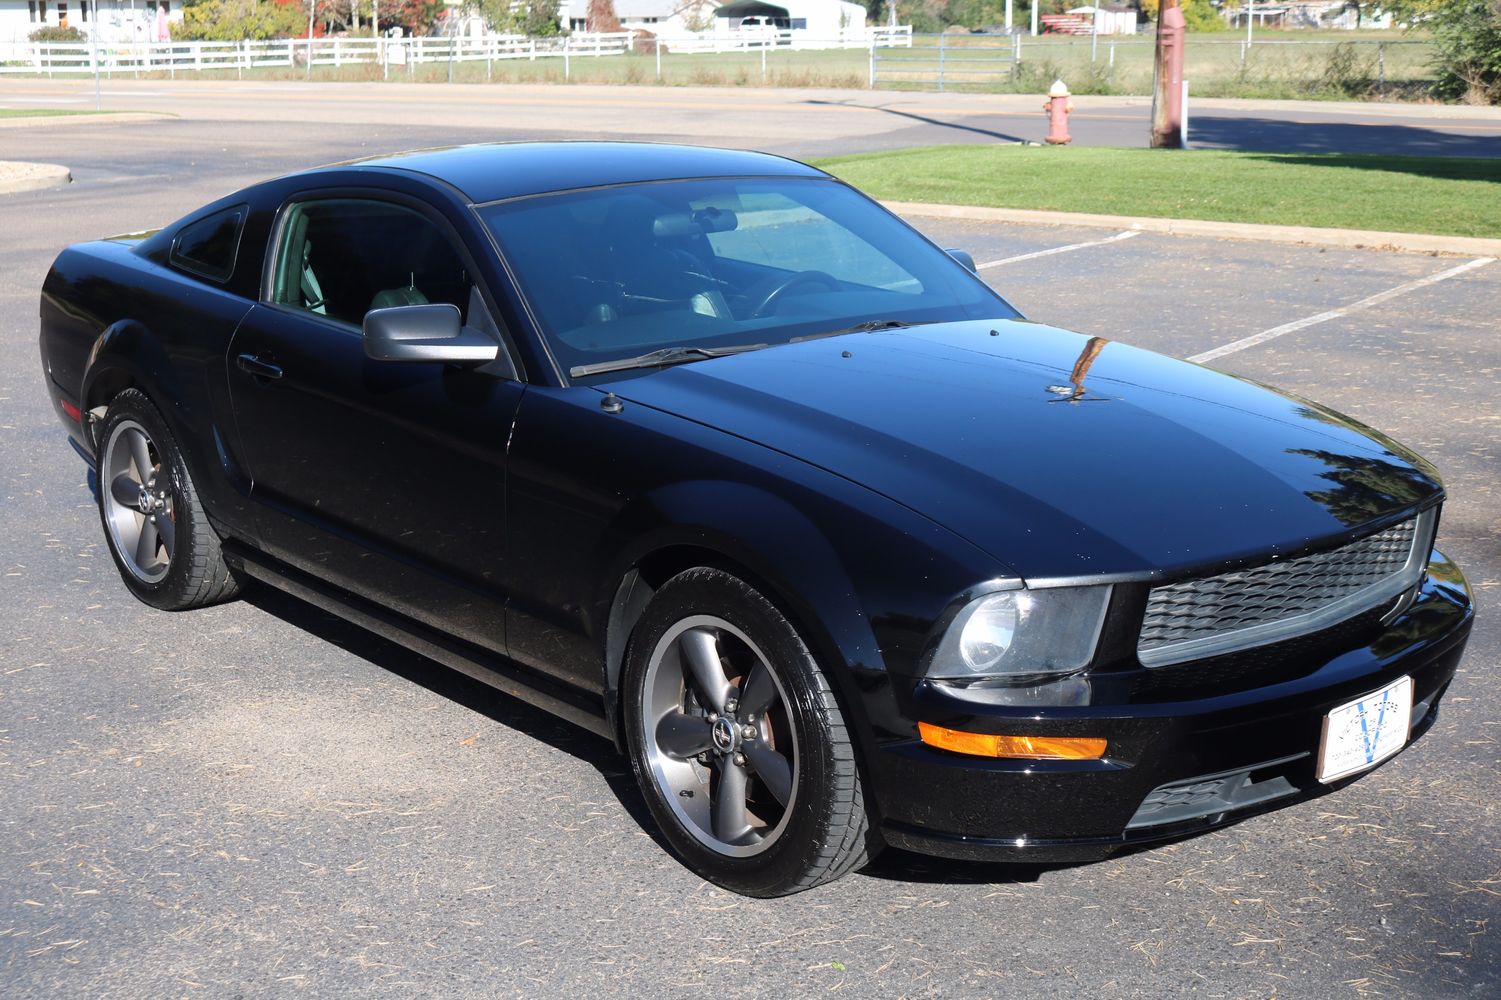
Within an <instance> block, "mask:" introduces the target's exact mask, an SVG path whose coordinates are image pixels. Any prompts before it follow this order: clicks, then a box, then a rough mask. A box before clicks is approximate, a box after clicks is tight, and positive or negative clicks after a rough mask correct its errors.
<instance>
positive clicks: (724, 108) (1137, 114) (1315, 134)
mask: <svg viewBox="0 0 1501 1000" xmlns="http://www.w3.org/2000/svg"><path fill="white" fill-rule="evenodd" d="M94 100H95V98H94V88H93V83H92V81H90V80H79V79H73V80H62V79H59V80H43V79H16V78H10V79H5V78H0V107H6V106H10V107H26V108H35V107H59V108H72V109H75V110H78V109H87V108H92V107H93V106H94ZM101 103H102V106H103V107H104V108H107V109H117V110H119V109H128V110H136V111H159V112H165V113H170V114H174V115H179V116H181V117H182V118H183V119H184V120H185V121H187V122H213V123H221V122H258V123H274V130H276V131H279V130H280V129H281V127H282V126H284V125H287V124H292V123H298V122H319V123H325V124H333V125H353V124H360V125H368V126H374V127H378V126H382V125H387V124H390V123H392V122H400V121H404V122H421V123H423V124H424V125H428V126H431V127H433V128H451V129H459V130H463V131H464V132H478V133H482V134H491V135H493V134H505V135H514V136H519V137H524V138H534V139H535V138H544V137H550V136H563V137H566V136H569V135H589V136H601V135H603V136H615V137H652V138H660V139H667V140H672V141H678V142H702V143H708V144H711V145H743V146H752V147H755V148H758V149H769V150H774V151H777V152H785V153H789V154H792V155H800V156H823V155H834V154H838V153H853V152H866V151H869V150H875V149H894V148H899V147H904V146H921V145H937V144H942V143H959V142H971V143H973V142H1017V141H1028V142H1040V141H1042V138H1043V136H1044V135H1045V134H1046V132H1047V125H1046V122H1045V120H1044V117H1043V114H1042V99H1041V96H1040V95H1039V96H1035V97H1034V96H1031V95H1015V94H1013V95H983V94H954V93H942V94H939V93H902V92H894V91H863V90H794V89H762V88H734V89H733V90H727V89H724V88H719V89H714V88H702V87H624V86H621V87H611V86H588V85H574V86H565V85H546V84H528V85H519V84H507V85H493V86H487V85H482V84H439V83H432V84H406V83H389V84H370V83H365V84H358V83H300V82H250V81H247V82H244V83H240V82H236V81H231V80H218V81H214V80H208V81H195V80H176V81H172V80H142V81H135V80H127V79H118V80H111V81H107V82H105V83H104V84H103V86H102V91H101ZM1074 104H1075V106H1076V110H1075V112H1074V114H1073V116H1072V119H1071V124H1070V131H1071V133H1072V135H1073V136H1074V141H1075V142H1076V143H1078V144H1081V145H1109V146H1144V145H1146V143H1147V134H1148V119H1149V116H1150V110H1151V108H1150V102H1149V101H1148V100H1147V99H1146V98H1139V97H1076V98H1074ZM6 138H7V139H9V138H10V137H9V136H8V135H7V136H6ZM1190 139H1191V141H1192V143H1193V144H1194V145H1195V146H1197V147H1203V148H1221V149H1248V150H1261V151H1274V152H1295V153H1315V152H1352V153H1389V154H1395V153H1405V154H1412V155H1422V156H1501V111H1498V110H1497V109H1494V108H1466V107H1447V106H1441V105H1413V104H1408V105H1392V104H1371V103H1334V102H1321V101H1242V100H1200V101H1195V102H1193V106H1192V113H1191V116H1190ZM8 144H9V143H8V142H0V149H4V147H5V146H6V145H8ZM4 156H5V157H6V158H10V159H17V158H18V157H16V156H13V155H11V154H9V153H5V154H4Z"/></svg>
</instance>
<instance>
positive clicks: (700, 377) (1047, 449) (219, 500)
mask: <svg viewBox="0 0 1501 1000" xmlns="http://www.w3.org/2000/svg"><path fill="white" fill-rule="evenodd" d="M964 259H965V258H964V255H963V254H960V253H958V252H953V253H945V252H944V251H942V250H939V249H937V248H935V247H934V246H933V245H932V244H930V243H928V242H927V241H926V240H924V239H923V238H922V237H921V236H919V235H918V234H917V233H916V232H914V231H913V230H911V229H910V228H908V227H907V226H906V225H904V224H903V223H902V222H900V221H898V220H897V219H896V218H894V217H893V216H891V215H890V214H888V213H887V212H885V211H884V210H883V209H881V208H880V207H879V206H877V205H875V204H874V203H873V202H871V201H869V200H868V199H866V198H865V197H863V196H862V195H860V194H859V193H857V192H855V191H853V190H851V189H850V188H848V187H846V186H844V185H843V184H840V183H839V182H837V181H835V180H834V179H832V178H830V177H828V176H827V175H825V174H823V173H821V172H819V171H817V170H814V169H812V168H809V167H806V166H803V165H801V164H797V163H793V162H790V161H788V160H784V159H779V158H775V157H771V156H764V155H758V154H751V153H740V152H729V151H723V150H708V149H696V148H690V147H674V146H649V145H631V144H582V143H581V144H562V145H547V144H535V145H531V144H521V145H509V146H480V147H465V148H455V149H445V150H435V151H425V152H416V153H410V154H405V155H398V156H390V157H384V158H380V159H374V160H368V161H364V162H359V163H353V164H347V165H341V166H333V167H326V168H321V169H317V170H310V171H307V172H304V173H300V174H296V175H293V176H290V177H284V178H281V179H279V180H273V181H269V182H266V183H264V184H259V185H256V186H254V187H251V188H247V189H246V190H244V191H240V192H237V193H235V194H233V195H230V196H229V197H227V198H224V199H222V200H220V201H218V202H216V203H214V204H212V205H209V206H208V207H206V208H204V209H202V210H201V211H198V212H194V213H193V214H191V215H189V216H187V217H186V218H184V219H183V220H182V221H180V222H177V223H175V224H173V225H171V226H169V227H167V228H165V229H163V230H161V231H159V232H156V233H153V234H149V235H146V236H142V237H122V238H118V239H112V240H104V241H100V242H95V243H87V244H83V245H80V246H76V247H71V248H69V249H68V250H66V251H64V252H63V253H62V255H61V256H60V257H59V258H58V259H57V262H56V264H55V265H54V266H53V268H52V271H51V273H50V274H49V275H48V277H47V280H46V284H45V287H44V289H43V293H42V302H41V349H42V360H43V363H44V366H45V369H46V377H47V384H48V388H49V389H50V391H51V393H52V397H53V399H54V401H55V404H56V408H57V411H58V413H59V415H60V416H61V417H62V419H63V422H64V424H65V425H66V426H67V428H68V432H69V434H70V436H71V438H72V440H73V442H74V444H75V446H76V448H77V449H78V450H79V451H80V452H81V453H82V454H83V455H84V457H85V458H86V459H87V460H88V461H89V462H90V463H91V464H93V465H94V467H95V468H96V470H97V473H98V484H99V487H98V497H99V507H100V512H101V518H102V521H103V526H104V531H105V534H106V536H107V538H108V539H109V544H110V548H111V551H112V552H113V554H114V558H115V560H116V562H117V563H118V564H119V568H120V570H121V575H122V577H123V579H124V581H125V584H126V586H127V587H128V588H129V589H130V590H131V591H132V592H133V593H134V594H135V595H136V596H137V597H139V598H140V599H141V600H143V601H145V602H146V603H148V604H151V605H154V606H156V607H159V608H168V609H183V608H191V607H196V606H200V605H203V604H206V603H209V602H213V601H219V600H224V599H227V598H229V597H231V596H233V595H234V594H235V593H236V590H237V588H238V587H239V586H241V584H242V582H243V581H244V580H246V579H247V578H254V579H257V580H260V581H263V582H265V583H268V584H271V585H273V586H275V587H279V588H282V589H284V590H286V591H289V592H291V593H293V594H295V595H298V596H300V597H302V598H305V599H306V600H309V601H312V602H315V603H317V604H319V605H322V606H323V607H326V608H329V609H331V610H333V611H336V612H337V613H339V614H341V615H343V616H346V617H347V618H349V619H351V620H353V621H355V622H358V623H361V624H363V625H365V626H367V627H369V628H372V629H375V630H378V631H380V632H382V633H383V634H385V635H387V636H389V637H391V638H393V639H395V640H397V641H399V642H402V643H404V644H406V645H408V646H410V647H412V648H415V649H417V650H419V651H421V652H424V653H426V654H428V655H430V656H431V657H433V658H434V659H436V660H439V661H442V662H443V663H446V664H448V665H450V666H452V667H455V668H457V669H459V670H462V671H465V672H466V673H470V674H472V675H474V676H476V677H479V678H481V679H483V680H485V681H487V682H489V683H491V684H493V685H495V686H496V687H498V688H500V689H501V690H503V691H506V692H509V693H511V694H513V695H515V696H517V697H521V698H524V699H526V700H528V701H530V702H533V703H535V704H537V705H540V706H542V707H543V708H546V709H548V710H550V711H552V712H555V713H557V714H559V715H561V716H564V717H565V718H568V719H571V720H573V721H575V722H577V723H579V724H581V725H584V726H586V727H588V728H590V729H593V730H595V731H597V732H599V733H601V734H604V735H606V736H608V737H610V738H612V739H614V740H615V741H616V742H617V744H618V745H619V746H621V747H622V748H623V749H624V750H626V751H627V752H628V753H629V754H630V757H631V760H632V762H633V764H634V766H635V769H636V773H637V775H638V777H639V779H640V783H641V788H642V791H643V793H644V795H645V797H646V799H647V801H648V803H649V804H650V807H651V809H652V812H653V814H654V815H655V817H656V819H657V821H658V822H659V823H660V825H661V827H662V830H663V831H664V833H665V835H666V836H667V838H668V840H669V841H670V842H671V843H672V844H673V845H674V846H675V847H676V849H677V850H678V851H679V852H680V853H681V855H682V856H683V858H684V859H685V860H686V861H687V863H688V864H690V865H691V866H692V867H693V868H694V869H695V870H696V871H698V872H700V873H702V874H703V875H704V876H705V877H707V878H709V879H712V880H713V881H715V882H717V883H719V884H721V885H724V886H727V887H729V888H732V889H735V890H737V891H740V892H744V893H749V894H754V895H775V894H780V893H787V892H793V891H796V890H798V889H803V888H807V887H810V886H813V885H816V884H818V883H820V882H824V881H827V880H829V879H833V878H836V877H838V876H839V875H841V874H843V873H845V872H846V871H849V870H850V869H852V868H854V867H856V866H857V865H859V864H861V863H862V861H863V859H865V858H867V857H868V856H869V855H870V852H871V851H873V850H875V849H877V848H879V847H880V846H881V845H882V844H891V845H896V846H900V847H903V848H907V849H911V850H917V851H923V852H928V853H931V854H937V855H944V856H948V857H955V858H994V859H1021V860H1052V861H1058V860H1087V859H1091V858H1098V857H1103V856H1105V855H1107V854H1109V853H1110V852H1111V851H1113V850H1117V849H1119V848H1121V847H1123V846H1126V845H1131V844H1135V843H1139V842H1145V841H1150V840H1153V839H1159V838H1164V837H1172V836H1178V835H1181V834H1184V833H1188V832H1192V831H1195V830H1199V829H1204V828H1207V827H1209V826H1212V825H1214V824H1217V823H1220V822H1224V821H1226V820H1228V819H1230V818H1233V817H1237V816H1241V815H1245V814H1246V813H1247V812H1248V811H1251V810H1254V809H1257V808H1265V807H1267V806H1269V805H1271V804H1277V803H1285V802H1290V801H1295V800H1296V799H1298V798H1300V797H1306V796H1309V795H1312V794H1315V793H1317V792H1318V791H1320V790H1323V789H1326V788H1328V787H1330V785H1332V784H1337V783H1338V782H1340V781H1341V780H1344V779H1346V778H1347V777H1349V776H1351V775H1354V774H1357V773H1359V772H1361V771H1364V770H1366V769H1368V768H1370V767H1372V766H1374V765H1376V764H1378V763H1380V762H1381V761H1382V760H1384V759H1386V758H1388V757H1389V756H1390V755H1391V754H1393V753H1395V752H1397V751H1398V750H1400V749H1401V748H1402V747H1403V746H1405V745H1407V744H1408V743H1409V742H1410V741H1411V740H1412V739H1413V738H1416V737H1417V736H1418V735H1420V734H1421V733H1423V732H1424V731H1425V730H1426V729H1427V728H1428V727H1429V726H1431V724H1432V722H1433V719H1434V717H1435V715H1436V713H1437V710H1438V703H1439V700H1440V698H1441V697H1442V696H1443V694H1444V691H1445V689H1446V687H1447V686H1448V684H1449V682H1450V680H1451V678H1452V677H1453V675H1454V671H1455V666H1456V664H1457V662H1458V660H1459V658H1460V655H1461V653H1462V651H1463V648H1464V644H1465V641H1466V638H1467V637H1468V634H1469V629H1470V624H1471V607H1470V599H1469V595H1468V592H1467V590H1466V586H1465V583H1464V579H1463V577H1462V575H1461V574H1460V572H1459V570H1458V568H1457V567H1456V566H1455V565H1454V564H1453V563H1451V562H1449V561H1448V560H1447V559H1445V558H1444V557H1443V556H1442V555H1441V554H1439V553H1438V552H1436V551H1434V550H1433V539H1434V534H1435V531H1436V527H1437V521H1438V514H1439V505H1440V502H1441V500H1442V498H1443V493H1442V488H1441V486H1440V485H1439V482H1438V478H1437V476H1436V474H1435V473H1434V471H1433V469H1432V468H1431V467H1430V466H1428V465H1427V464H1426V463H1424V462H1423V461H1422V460H1421V459H1419V458H1417V457H1416V456H1415V455H1413V454H1412V453H1411V452H1409V451H1407V450H1406V449H1404V448H1402V447H1401V446H1400V445H1398V444H1396V443H1394V442H1392V441H1391V440H1389V439H1387V438H1385V437H1382V436H1381V435H1380V434H1378V433H1376V432H1374V431H1372V430H1370V429H1369V428H1366V427H1362V426H1360V425H1359V424H1356V423H1355V422H1353V421H1351V420H1349V419H1347V418H1344V417H1341V416H1339V415H1338V414H1335V413H1331V412H1330V411H1328V410H1325V409H1323V408H1321V407H1319V406H1317V405H1315V404H1313V403H1310V402H1307V401H1304V400H1298V399H1292V398H1289V397H1287V396H1284V395H1280V394H1278V393H1276V392H1273V391H1272V390H1269V389H1267V388H1264V387H1261V386H1257V385H1253V384H1250V383H1248V382H1246V381H1244V380H1240V379H1236V378H1232V377H1229V376H1227V375H1223V374H1219V373H1217V372H1214V371H1210V370H1207V369H1204V368H1200V367H1196V366H1194V365H1190V364H1186V363H1183V362H1179V361H1175V360H1172V359H1169V358H1165V357H1161V356H1158V355H1155V354H1150V353H1147V352H1144V351H1140V350H1135V349H1133V348H1130V347H1127V346H1125V345H1122V344H1119V343H1110V342H1107V341H1105V340H1103V339H1100V338H1093V339H1091V338H1086V337H1083V336H1079V335H1077V334H1073V333H1068V332H1065V331H1062V330H1056V329H1051V328H1049V327H1046V326H1041V325H1038V324H1035V323H1030V322H1027V321H1025V320H1023V319H1022V318H1021V317H1020V316H1019V315H1018V314H1017V312H1016V311H1015V310H1014V309H1012V308H1011V307H1010V306H1009V305H1007V304H1006V302H1005V301H1003V300H1002V299H1001V298H999V297H998V296H997V295H996V294H995V293H994V292H992V291H991V290H990V289H989V288H988V287H987V286H986V285H985V284H984V283H983V282H981V281H980V280H979V279H978V278H977V277H976V276H975V275H974V273H973V271H972V270H971V269H969V268H967V267H965V266H964V264H962V263H960V261H962V260H964Z"/></svg>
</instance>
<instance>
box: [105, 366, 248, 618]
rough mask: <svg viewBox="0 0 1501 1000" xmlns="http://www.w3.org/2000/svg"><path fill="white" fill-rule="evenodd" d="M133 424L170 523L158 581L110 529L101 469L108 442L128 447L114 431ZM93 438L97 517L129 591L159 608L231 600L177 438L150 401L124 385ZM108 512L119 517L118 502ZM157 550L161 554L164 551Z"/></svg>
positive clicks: (232, 592) (228, 580)
mask: <svg viewBox="0 0 1501 1000" xmlns="http://www.w3.org/2000/svg"><path fill="white" fill-rule="evenodd" d="M134 428H139V429H140V430H141V431H144V433H145V436H146V438H147V447H148V448H149V449H150V451H149V454H150V455H151V460H152V464H153V468H154V470H155V478H154V482H156V483H157V484H158V490H159V491H160V493H161V495H162V497H163V498H165V501H166V505H165V506H164V507H163V508H162V509H161V510H160V511H159V512H158V516H160V517H163V518H168V519H169V520H170V521H171V523H172V526H173V529H172V535H173V544H172V548H171V550H170V552H167V554H166V555H165V556H164V557H163V556H158V558H164V559H165V562H166V568H165V572H164V573H161V574H160V578H159V579H158V578H152V576H151V575H150V574H147V575H143V573H142V571H141V570H139V569H138V568H136V563H135V562H134V557H133V556H132V555H131V554H130V553H126V552H122V551H121V541H120V537H119V532H118V531H117V530H115V529H113V528H112V527H111V520H110V518H111V496H110V490H111V482H110V479H111V476H110V474H109V472H108V471H107V470H108V463H109V461H110V457H111V456H110V452H111V448H112V444H111V443H112V442H118V443H116V444H115V445H113V447H128V444H126V443H125V440H124V438H123V437H120V438H117V433H116V432H117V431H122V430H131V429H134ZM98 441H99V484H98V485H99V490H98V500H99V519H100V523H101V524H102V526H103V528H104V537H105V541H106V543H107V544H108V545H109V551H110V555H111V556H112V557H113V558H114V560H115V567H116V568H117V569H118V570H119V571H120V578H121V579H122V580H124V581H125V586H126V587H127V588H129V589H130V592H131V593H133V594H134V595H135V596H136V597H137V598H139V599H140V600H141V601H142V602H144V603H146V604H149V605H151V606H152V607H154V608H161V609H162V610H164V611H185V610H188V609H190V608H201V607H205V606H207V605H210V604H218V603H220V602H222V601H227V600H231V599H232V598H234V597H235V596H236V595H237V594H238V593H239V585H238V583H237V581H236V580H235V577H234V576H233V574H232V573H231V572H230V570H229V567H227V566H226V565H225V564H224V556H223V554H222V552H221V551H220V548H219V536H218V535H217V534H216V533H215V532H214V529H213V527H212V526H211V525H210V524H209V522H208V518H207V517H206V516H205V515H204V513H203V506H202V504H200V503H199V501H198V494H197V491H196V490H195V489H194V488H193V479H192V476H190V475H189V474H188V468H187V465H186V464H185V463H184V462H183V458H182V452H181V450H180V449H179V448H178V446H177V439H176V438H175V437H174V436H173V434H172V431H171V430H170V429H169V428H168V427H167V423H166V421H165V420H163V419H162V417H161V414H159V413H158V412H157V410H156V407H154V406H153V405H151V400H149V399H148V398H147V397H146V395H145V394H144V393H142V392H141V391H140V390H138V389H126V390H124V391H123V392H121V393H120V394H119V395H117V396H115V398H114V399H112V400H110V404H109V409H108V410H106V411H105V414H104V420H103V422H102V423H101V424H100V428H99V436H98ZM133 467H134V466H132V468H133ZM163 473H165V474H166V477H167V479H166V482H165V483H163V482H162V481H161V476H162V474H163ZM114 511H115V513H116V516H119V515H120V511H121V506H120V505H119V504H118V502H116V503H115V505H114ZM161 551H163V552H166V549H165V548H163V549H162V550H161ZM158 572H159V570H158Z"/></svg>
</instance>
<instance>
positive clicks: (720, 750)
mask: <svg viewBox="0 0 1501 1000" xmlns="http://www.w3.org/2000/svg"><path fill="white" fill-rule="evenodd" d="M786 705H787V694H786V692H785V691H784V690H783V689H782V682H781V680H780V679H778V677H777V675H776V670H775V668H774V667H773V666H772V665H771V664H770V663H769V662H768V661H767V658H766V654H765V653H764V652H762V651H761V649H760V648H759V647H757V645H756V644H755V642H753V641H752V640H751V639H750V638H749V637H748V636H747V635H746V634H745V633H744V632H742V631H740V630H739V629H737V628H736V627H735V626H733V625H731V624H730V623H729V622H727V621H725V620H724V619H722V618H717V617H714V616H712V615H695V616H692V617H689V618H684V619H682V620H681V621H679V622H677V623H676V624H674V625H673V626H672V627H671V628H670V629H668V631H667V632H666V634H664V635H663V636H662V637H661V638H660V639H659V640H658V641H657V645H656V648H655V649H654V650H653V651H652V655H651V661H650V663H649V664H648V665H647V668H646V709H647V711H646V713H645V716H644V718H643V722H644V725H645V731H644V733H643V736H644V738H645V745H646V748H647V754H648V756H649V758H650V762H651V770H652V774H653V775H654V776H655V778H656V780H657V781H658V783H659V784H660V785H661V787H662V790H663V792H664V793H665V794H666V795H667V800H668V802H670V803H671V804H672V807H673V812H674V813H676V815H677V816H678V818H679V819H680V820H681V821H682V822H683V825H684V827H685V828H686V829H687V830H688V831H689V832H690V833H692V834H693V835H694V836H695V837H697V838H698V839H699V840H700V841H702V842H703V843H704V844H705V846H707V847H709V848H711V849H713V850H715V851H718V852H720V853H722V854H728V855H734V856H744V855H750V854H756V853H758V852H760V851H763V850H765V849H766V848H767V847H769V846H770V845H771V844H772V843H774V842H775V841H776V839H777V837H778V836H780V835H781V832H782V830H783V829H784V828H785V827H786V825H787V817H788V815H789V812H790V810H791V809H792V807H793V798H794V792H795V789H796V774H797V758H798V754H797V735H796V733H795V732H794V731H793V729H792V728H791V727H790V726H789V725H788V719H787V710H786Z"/></svg>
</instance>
